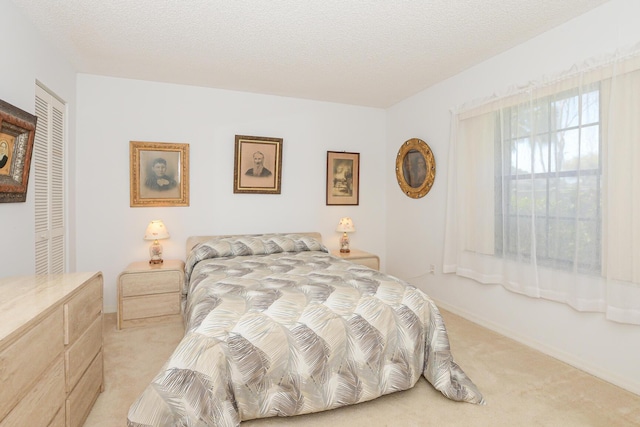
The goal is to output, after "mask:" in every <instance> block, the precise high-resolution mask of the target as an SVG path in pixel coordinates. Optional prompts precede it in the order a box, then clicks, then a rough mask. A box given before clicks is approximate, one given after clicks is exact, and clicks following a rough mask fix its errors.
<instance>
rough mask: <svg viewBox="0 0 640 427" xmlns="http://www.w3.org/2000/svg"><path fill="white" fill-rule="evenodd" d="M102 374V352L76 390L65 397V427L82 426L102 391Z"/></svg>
mask: <svg viewBox="0 0 640 427" xmlns="http://www.w3.org/2000/svg"><path fill="white" fill-rule="evenodd" d="M102 372H103V371H102V352H100V353H98V355H97V356H96V358H95V359H93V361H92V362H91V365H89V368H88V369H87V370H86V373H85V374H84V376H83V377H82V378H81V379H80V381H79V382H78V385H77V386H76V388H74V389H73V391H72V392H71V393H70V394H69V395H68V397H67V402H66V409H67V414H66V419H67V427H79V426H82V425H83V424H84V421H85V420H86V418H87V416H88V415H89V411H90V410H91V407H92V406H93V403H94V402H95V401H96V399H97V398H98V395H99V394H100V392H101V390H102Z"/></svg>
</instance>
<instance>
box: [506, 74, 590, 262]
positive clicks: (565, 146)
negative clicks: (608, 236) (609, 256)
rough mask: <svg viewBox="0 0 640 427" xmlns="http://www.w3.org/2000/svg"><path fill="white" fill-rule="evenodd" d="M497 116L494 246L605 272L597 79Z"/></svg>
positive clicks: (516, 254)
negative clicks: (602, 258)
mask: <svg viewBox="0 0 640 427" xmlns="http://www.w3.org/2000/svg"><path fill="white" fill-rule="evenodd" d="M496 122H497V123H496V135H497V136H496V145H497V146H496V148H497V149H496V156H501V157H502V158H496V165H498V166H496V176H497V177H498V178H497V180H496V216H495V218H496V242H495V246H496V253H497V254H502V255H503V256H505V257H510V258H518V259H520V260H523V259H529V258H530V257H531V254H532V253H535V255H536V258H537V263H539V264H542V265H545V266H549V267H553V268H559V269H568V270H574V271H577V272H582V273H591V274H596V273H599V272H600V270H601V259H600V251H601V248H600V242H601V238H600V234H601V201H600V198H601V156H600V147H601V138H600V129H601V126H600V91H599V88H598V86H593V87H590V88H588V90H585V89H584V88H582V91H581V92H578V90H577V89H576V90H575V91H569V92H564V93H561V94H556V95H553V96H550V97H547V98H543V99H538V100H532V101H530V102H527V103H524V104H521V105H517V106H514V107H510V108H506V109H503V110H501V115H499V117H498V118H497V120H496ZM532 221H533V222H534V226H533V227H532V224H531V222H532ZM532 230H535V235H533V233H534V232H533V231H532Z"/></svg>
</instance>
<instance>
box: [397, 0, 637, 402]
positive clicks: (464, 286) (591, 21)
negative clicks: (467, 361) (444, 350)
mask: <svg viewBox="0 0 640 427" xmlns="http://www.w3.org/2000/svg"><path fill="white" fill-rule="evenodd" d="M638 16H640V2H637V1H635V0H613V1H611V2H609V3H607V4H605V5H603V6H601V7H599V8H597V9H595V10H593V11H592V12H590V13H587V14H585V15H583V16H581V17H579V18H577V19H574V20H573V21H570V22H568V23H566V24H565V25H562V26H561V27H558V28H556V29H554V30H552V31H550V32H548V33H545V34H543V35H541V36H539V37H537V38H535V39H533V40H531V41H529V42H527V43H525V44H523V45H520V46H518V47H516V48H514V49H511V50H510V51H508V52H506V53H504V54H501V55H499V56H496V57H494V58H492V59H490V60H488V61H486V62H484V63H481V64H479V65H477V66H475V67H473V68H471V69H469V70H467V71H465V72H463V73H461V74H459V75H457V76H455V77H453V78H451V79H449V80H447V81H444V82H442V83H441V84H438V85H436V86H434V87H432V88H430V89H428V90H426V91H424V92H422V93H420V94H418V95H416V96H414V97H412V98H410V99H407V100H405V101H403V102H401V103H399V104H397V105H396V106H394V107H393V108H391V109H390V110H389V111H388V129H387V133H388V137H387V153H386V166H385V167H386V169H387V170H388V171H393V166H394V161H395V155H396V153H397V150H398V148H399V147H400V145H401V144H402V143H403V142H404V141H405V140H407V139H409V138H412V137H418V138H422V139H424V140H425V141H426V142H427V143H428V144H429V145H430V146H431V148H432V150H433V151H434V154H435V157H436V164H437V174H436V180H435V184H434V187H433V189H432V190H431V192H430V193H429V194H428V195H427V196H426V197H424V198H423V199H420V200H413V199H409V198H408V197H405V196H404V195H403V194H402V193H401V192H400V191H399V188H398V185H397V183H396V180H395V175H394V174H392V173H388V174H387V188H388V190H387V191H388V193H387V272H388V273H391V274H394V275H397V276H399V277H402V278H406V279H410V281H411V282H413V283H414V284H416V285H417V286H419V287H421V288H422V289H424V290H426V291H427V292H428V293H429V294H430V295H431V296H432V297H433V298H434V299H435V300H436V301H437V302H438V303H439V304H440V305H441V306H442V307H443V308H448V309H450V310H451V311H454V312H457V313H459V314H462V315H463V316H465V317H467V318H469V319H471V320H474V321H476V322H478V323H480V324H484V325H486V326H488V327H490V328H492V329H495V330H497V331H499V332H501V333H504V334H506V335H508V336H511V337H513V338H516V339H518V340H520V341H523V342H525V343H527V344H529V345H532V346H534V347H536V348H538V349H540V350H542V351H545V352H546V353H548V354H551V355H553V356H555V357H558V358H560V359H562V360H564V361H567V362H569V363H571V364H573V365H575V366H578V367H580V368H582V369H584V370H586V371H588V372H591V373H594V374H596V375H598V376H601V377H602V378H604V379H607V380H609V381H611V382H613V383H615V384H618V385H621V386H623V387H625V388H627V389H629V390H632V391H634V392H635V393H640V365H639V364H638V355H640V339H638V337H639V336H640V327H637V326H630V325H621V324H616V323H614V322H611V321H608V320H606V319H605V318H604V315H602V314H594V313H579V312H576V311H574V310H573V309H571V308H570V307H568V306H566V305H563V304H559V303H554V302H549V301H545V300H536V299H530V298H527V297H524V296H521V295H517V294H514V293H511V292H508V291H506V290H504V289H503V288H502V287H500V286H487V285H480V284H478V283H476V282H474V281H471V280H468V279H464V278H460V277H456V276H452V275H443V274H442V273H441V272H442V259H443V257H442V252H443V244H444V224H445V215H446V212H445V203H446V195H447V191H446V190H447V188H446V187H447V172H448V165H447V162H448V140H449V125H450V113H449V111H450V109H451V107H454V106H458V105H461V104H464V103H466V102H469V101H473V100H476V99H481V98H485V97H488V96H491V95H492V94H494V93H504V92H505V91H506V90H507V88H508V86H511V85H516V84H524V83H527V82H528V81H530V80H536V79H539V78H540V77H542V76H544V75H554V74H557V73H559V72H562V71H565V70H567V69H569V68H570V67H571V66H572V65H573V64H576V63H581V62H583V61H585V60H587V59H589V58H592V57H594V56H598V55H601V54H607V53H613V52H614V51H615V50H616V49H618V48H627V47H630V46H633V45H635V44H636V43H638V42H640V26H639V25H638V23H637V17H638ZM429 264H435V265H436V267H437V270H436V274H435V275H431V274H428V273H427V271H428V270H427V268H428V265H429ZM479 386H480V387H482V384H479Z"/></svg>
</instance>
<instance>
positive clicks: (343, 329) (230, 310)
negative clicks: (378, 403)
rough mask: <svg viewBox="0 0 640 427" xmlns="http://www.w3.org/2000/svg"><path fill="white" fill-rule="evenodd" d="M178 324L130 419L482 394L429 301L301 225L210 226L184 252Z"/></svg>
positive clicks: (152, 422) (195, 421) (218, 422)
mask: <svg viewBox="0 0 640 427" xmlns="http://www.w3.org/2000/svg"><path fill="white" fill-rule="evenodd" d="M185 274H186V278H187V280H186V281H185V289H184V293H185V294H186V295H187V296H188V298H187V300H186V301H187V302H186V306H185V321H186V330H185V336H184V338H183V339H182V341H181V342H180V344H179V345H178V347H177V348H176V350H175V351H174V353H173V355H172V356H171V357H170V359H169V360H168V361H167V363H166V364H165V366H164V367H163V368H162V370H161V371H160V373H159V374H158V375H157V376H156V377H155V378H154V380H153V382H152V383H151V384H150V385H149V386H148V387H147V388H146V389H145V390H144V392H143V393H142V394H141V395H140V396H139V397H138V399H137V400H136V402H134V404H133V405H132V406H131V408H130V410H129V416H128V425H129V426H131V427H134V426H167V427H168V426H172V427H173V426H224V427H226V426H238V425H239V424H240V422H241V421H242V420H249V419H254V418H263V417H271V416H291V415H297V414H305V413H311V412H318V411H324V410H328V409H332V408H336V407H340V406H344V405H351V404H355V403H359V402H364V401H367V400H371V399H374V398H376V397H379V396H382V395H384V394H387V393H391V392H395V391H400V390H406V389H409V388H411V387H413V386H414V385H415V383H416V381H417V380H418V379H419V377H420V375H424V376H425V378H426V379H427V380H428V381H429V382H430V383H431V384H432V385H433V386H434V387H435V388H436V389H437V390H439V391H441V392H442V393H443V394H444V395H445V396H447V397H448V398H450V399H453V400H459V401H466V402H471V403H478V404H482V403H484V401H483V398H482V395H481V393H480V392H479V391H478V389H477V388H476V386H475V385H474V384H473V383H472V382H471V380H470V379H469V378H468V377H467V376H466V374H465V373H464V372H463V371H462V369H460V367H459V366H458V365H457V364H456V363H455V362H454V360H453V357H452V355H451V351H450V347H449V340H448V337H447V332H446V329H445V326H444V323H443V320H442V317H441V315H440V313H439V311H438V309H437V307H436V306H435V304H434V303H433V302H432V301H431V300H430V299H429V297H428V296H427V295H425V294H424V293H423V292H422V291H420V290H419V289H417V288H416V287H414V286H413V285H410V284H408V283H406V282H403V281H402V280H399V279H397V278H395V277H392V276H390V275H387V274H383V273H380V272H378V271H375V270H372V269H370V268H368V267H364V266H361V265H357V264H353V263H350V262H348V261H344V260H341V259H339V258H336V257H334V256H332V255H330V254H329V253H327V250H326V248H325V247H324V246H323V245H322V244H321V243H319V242H318V241H316V240H314V239H313V238H311V237H308V236H303V235H263V236H244V237H235V238H218V239H214V240H211V241H208V242H205V243H201V244H199V245H197V246H196V247H195V248H194V249H193V251H192V252H191V254H190V255H189V257H188V258H187V262H186V267H185Z"/></svg>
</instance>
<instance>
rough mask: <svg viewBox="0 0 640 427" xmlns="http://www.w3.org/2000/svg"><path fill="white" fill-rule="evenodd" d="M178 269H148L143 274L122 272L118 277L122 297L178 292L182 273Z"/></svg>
mask: <svg viewBox="0 0 640 427" xmlns="http://www.w3.org/2000/svg"><path fill="white" fill-rule="evenodd" d="M183 274H184V273H181V272H179V271H161V270H159V271H150V272H147V273H145V274H135V273H133V274H123V275H122V277H121V278H120V281H121V286H122V296H123V297H124V298H127V297H133V296H138V295H151V294H163V293H167V292H180V285H181V283H182V280H181V278H182V275H183Z"/></svg>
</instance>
